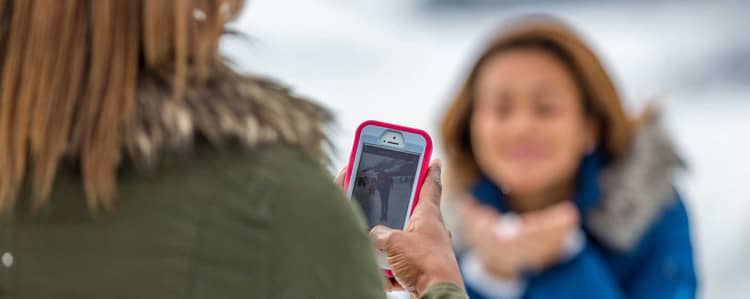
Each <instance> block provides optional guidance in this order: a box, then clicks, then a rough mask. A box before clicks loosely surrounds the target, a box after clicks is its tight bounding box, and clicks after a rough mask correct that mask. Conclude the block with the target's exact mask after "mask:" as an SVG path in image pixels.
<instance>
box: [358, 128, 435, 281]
mask: <svg viewBox="0 0 750 299" xmlns="http://www.w3.org/2000/svg"><path fill="white" fill-rule="evenodd" d="M369 125H374V126H378V127H383V128H388V129H393V130H396V131H403V132H409V133H413V134H418V135H421V136H422V137H424V139H425V142H426V145H425V149H424V158H423V159H422V165H420V167H419V180H418V181H417V192H414V198H413V201H412V206H411V213H409V217H411V214H412V213H414V208H415V207H416V206H417V202H418V201H419V192H420V191H421V190H422V184H423V183H424V179H425V176H426V175H427V170H428V169H429V167H430V158H431V156H432V138H430V135H428V134H427V132H425V131H423V130H420V129H414V128H409V127H404V126H400V125H395V124H389V123H385V122H381V121H376V120H367V121H365V122H363V123H361V124H360V125H359V127H357V132H356V133H355V134H354V145H352V152H351V154H350V155H349V164H348V165H347V167H346V177H344V188H345V190H349V178H350V177H351V176H352V171H353V169H354V162H355V161H354V159H355V158H356V157H357V145H358V144H359V137H360V135H362V129H364V128H365V127H366V126H369ZM383 272H385V275H386V276H387V277H389V278H393V273H392V272H391V270H383Z"/></svg>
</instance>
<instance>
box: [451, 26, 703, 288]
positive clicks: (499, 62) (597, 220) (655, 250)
mask: <svg viewBox="0 0 750 299" xmlns="http://www.w3.org/2000/svg"><path fill="white" fill-rule="evenodd" d="M648 111H650V112H647V113H644V115H642V116H641V117H638V118H637V119H635V118H631V117H629V116H628V115H627V114H626V113H625V111H624V109H623V107H622V103H621V100H620V96H619V94H618V92H617V90H616V89H615V87H614V84H613V83H612V80H611V79H610V76H609V75H608V74H607V72H606V71H605V69H604V67H603V66H602V64H601V63H600V62H599V59H598V58H597V56H596V55H595V54H594V52H593V51H592V50H591V49H590V48H589V47H588V46H587V45H586V43H585V42H584V41H583V40H582V39H581V38H580V37H579V36H578V35H577V34H576V33H575V32H574V31H572V30H571V29H570V28H569V27H568V26H566V25H565V24H563V23H562V22H561V21H559V20H557V19H554V18H551V17H545V16H534V17H527V18H522V19H520V20H517V21H515V22H513V23H511V24H510V25H509V26H507V27H505V28H504V30H502V31H501V32H500V33H499V34H498V36H497V37H496V38H495V39H494V40H493V41H492V42H491V43H490V45H489V46H488V47H487V49H486V50H485V51H484V52H483V53H482V54H481V55H480V57H479V59H478V60H477V62H476V63H475V64H474V66H473V67H472V68H471V71H470V73H469V75H468V78H467V79H466V81H465V83H464V85H463V86H462V87H461V89H460V91H459V93H458V95H457V97H456V98H455V99H454V100H453V102H452V103H451V105H450V107H449V109H448V111H447V114H446V115H445V117H444V118H443V122H442V141H443V143H444V146H445V152H446V156H447V159H446V160H447V169H448V172H447V173H448V174H449V176H448V177H447V178H446V180H447V185H448V186H449V187H450V188H451V189H452V190H453V192H454V193H456V194H463V195H458V196H459V197H460V198H464V199H465V200H463V201H461V202H460V204H459V207H460V208H461V209H460V210H461V213H460V217H458V218H459V219H460V221H459V223H460V225H461V226H462V231H463V232H464V233H463V234H462V235H461V238H460V239H462V240H463V241H462V242H461V243H462V244H461V246H462V247H463V251H462V253H461V254H460V256H461V258H460V263H461V267H462V272H463V274H464V278H465V280H466V285H467V289H468V290H469V295H470V297H471V298H539V299H542V298H599V299H607V298H693V297H694V296H695V291H696V284H697V283H696V277H695V271H694V265H693V252H692V245H691V238H690V229H689V221H688V214H687V211H686V209H685V207H684V205H683V202H682V200H681V199H680V196H679V194H678V193H677V192H676V191H675V189H674V188H673V186H672V180H673V175H674V173H675V172H676V171H677V170H678V169H679V168H680V167H681V165H682V163H681V160H680V159H679V158H678V156H677V155H676V154H675V151H674V149H673V147H672V144H671V143H670V141H669V139H668V137H667V135H666V133H665V132H664V130H663V129H662V128H661V127H660V125H659V123H658V115H656V113H653V110H648Z"/></svg>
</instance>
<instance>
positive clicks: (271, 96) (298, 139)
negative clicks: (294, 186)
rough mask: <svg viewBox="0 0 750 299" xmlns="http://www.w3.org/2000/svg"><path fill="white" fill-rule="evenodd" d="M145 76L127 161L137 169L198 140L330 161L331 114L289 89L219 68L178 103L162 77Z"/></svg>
mask: <svg viewBox="0 0 750 299" xmlns="http://www.w3.org/2000/svg"><path fill="white" fill-rule="evenodd" d="M140 77H141V79H140V82H139V88H138V91H137V96H136V101H137V103H136V111H135V115H136V116H137V119H136V120H135V123H134V124H133V125H132V126H130V127H129V129H128V132H126V134H125V144H126V148H127V152H128V156H129V158H130V159H131V160H132V161H133V162H135V164H136V165H138V166H141V167H149V166H151V164H153V163H154V162H155V161H156V160H157V154H158V153H160V152H163V151H164V150H175V149H176V150H180V149H184V148H189V146H190V145H191V144H192V142H193V138H194V137H195V136H202V137H205V138H206V139H208V140H209V141H210V142H212V143H213V144H215V145H221V144H222V143H226V142H230V141H233V142H239V143H241V144H244V145H245V146H247V147H250V148H252V147H255V146H258V145H261V144H269V143H286V144H291V145H297V146H300V147H302V148H303V149H304V150H306V151H307V152H308V153H310V154H311V155H312V156H314V157H316V158H318V159H320V160H325V157H326V148H325V147H326V145H327V142H328V140H327V138H326V134H325V132H324V129H325V126H326V125H327V124H328V123H329V122H330V120H331V114H330V113H329V112H328V111H327V110H325V109H323V108H321V107H320V106H318V105H316V104H314V103H312V102H310V101H308V100H306V99H304V98H301V97H299V96H297V95H294V94H293V93H292V92H291V90H290V89H288V88H285V87H283V86H281V85H279V84H276V83H274V82H272V81H270V80H267V79H263V78H258V77H253V76H247V75H241V74H238V73H237V72H236V71H234V70H232V69H230V68H229V67H228V66H224V65H219V66H216V67H215V69H213V70H212V72H211V76H210V79H209V80H207V81H204V82H202V83H201V85H196V84H188V85H189V86H188V87H187V88H186V90H185V94H184V96H183V97H182V99H181V100H175V99H174V97H173V96H172V94H171V92H172V91H171V89H170V88H169V84H168V82H166V81H165V80H163V79H162V78H160V77H159V76H158V75H155V74H150V75H149V74H146V75H141V76H140Z"/></svg>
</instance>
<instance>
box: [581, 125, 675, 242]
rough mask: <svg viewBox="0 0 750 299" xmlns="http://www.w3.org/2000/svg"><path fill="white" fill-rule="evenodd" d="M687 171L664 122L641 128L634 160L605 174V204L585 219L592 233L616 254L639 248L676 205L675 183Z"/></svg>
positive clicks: (633, 149)
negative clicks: (678, 174)
mask: <svg viewBox="0 0 750 299" xmlns="http://www.w3.org/2000/svg"><path fill="white" fill-rule="evenodd" d="M683 166H684V163H683V161H682V160H681V159H680V157H679V156H678V154H677V152H676V150H675V147H674V145H673V143H672V142H671V140H670V138H669V136H668V134H667V132H666V130H665V129H664V127H663V125H662V124H661V121H660V117H659V116H658V115H655V116H653V117H651V118H650V119H649V120H647V121H645V123H644V124H643V125H642V126H641V127H640V128H639V130H638V132H637V135H636V137H635V139H634V142H633V143H632V146H631V150H630V151H629V152H628V154H627V155H626V156H625V157H623V158H622V159H621V160H620V161H619V162H618V163H615V164H613V165H611V166H608V167H607V168H606V169H605V170H604V171H603V172H602V174H601V177H600V183H601V188H602V196H603V198H601V199H600V201H599V204H598V206H597V207H595V208H594V209H593V210H592V211H591V212H589V213H588V215H586V216H585V222H586V224H587V227H588V228H589V229H590V230H591V232H592V233H593V234H594V236H595V237H596V238H597V240H599V241H601V242H602V243H603V244H604V245H606V246H608V247H610V248H612V249H615V250H619V251H628V250H630V249H632V248H633V247H634V246H637V244H638V241H640V239H641V237H642V236H643V234H644V233H645V232H646V231H647V230H648V229H649V227H650V226H651V225H652V224H653V223H654V221H655V220H656V219H657V218H658V217H659V216H660V214H661V213H662V211H663V209H664V207H665V206H666V205H669V204H670V203H672V202H673V200H674V199H675V195H674V189H673V186H672V183H673V178H674V175H675V173H676V172H677V171H678V170H679V169H680V168H682V167H683Z"/></svg>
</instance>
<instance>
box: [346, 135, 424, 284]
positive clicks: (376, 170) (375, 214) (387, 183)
mask: <svg viewBox="0 0 750 299" xmlns="http://www.w3.org/2000/svg"><path fill="white" fill-rule="evenodd" d="M431 155H432V140H431V139H430V136H429V135H428V134H427V133H426V132H425V131H422V130H419V129H413V128H408V127H404V126H399V125H394V124H389V123H384V122H379V121H373V120H369V121H365V122H363V123H362V124H360V125H359V127H358V128H357V132H356V134H355V138H354V145H353V146H352V152H351V155H350V156H349V165H348V167H347V170H346V177H345V179H344V186H345V188H346V190H347V196H348V197H349V198H350V199H351V200H354V201H355V202H356V203H357V204H358V205H359V206H360V207H361V208H362V211H363V212H364V216H365V218H366V219H367V224H368V226H369V228H370V229H372V228H373V227H374V226H376V225H378V224H382V225H385V226H388V227H390V228H394V229H402V230H403V229H404V228H405V227H406V224H407V223H408V221H409V216H411V213H412V211H413V209H414V207H415V206H416V204H417V201H418V200H419V191H420V189H421V187H422V183H424V179H425V176H426V174H427V169H428V167H429V162H430V156H431ZM378 262H379V263H380V266H381V268H383V269H384V270H385V272H386V275H388V276H389V277H392V273H391V272H390V268H389V267H388V264H387V263H386V262H385V258H384V257H383V255H382V254H381V253H380V252H378Z"/></svg>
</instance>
